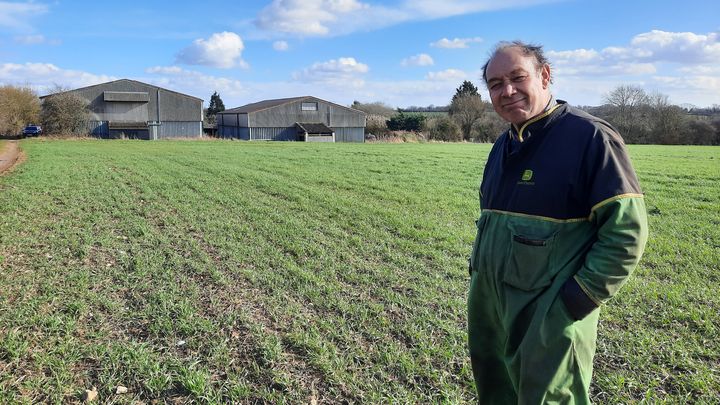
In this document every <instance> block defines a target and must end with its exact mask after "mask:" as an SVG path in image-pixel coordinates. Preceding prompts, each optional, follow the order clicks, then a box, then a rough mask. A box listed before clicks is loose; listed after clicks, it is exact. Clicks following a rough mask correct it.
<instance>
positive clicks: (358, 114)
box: [216, 96, 365, 142]
mask: <svg viewBox="0 0 720 405" xmlns="http://www.w3.org/2000/svg"><path fill="white" fill-rule="evenodd" d="M216 121H217V128H218V135H219V136H220V137H222V138H237V139H244V140H252V141H254V140H268V141H270V140H272V141H305V142H365V113H364V112H362V111H358V110H355V109H352V108H349V107H344V106H341V105H338V104H334V103H331V102H329V101H325V100H321V99H319V98H317V97H311V96H305V97H292V98H282V99H276V100H265V101H260V102H257V103H252V104H247V105H244V106H242V107H237V108H233V109H230V110H225V111H222V112H219V113H218V114H217V118H216Z"/></svg>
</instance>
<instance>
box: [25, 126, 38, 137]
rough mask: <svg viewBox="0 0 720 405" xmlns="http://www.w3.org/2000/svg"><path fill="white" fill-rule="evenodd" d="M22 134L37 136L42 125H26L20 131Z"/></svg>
mask: <svg viewBox="0 0 720 405" xmlns="http://www.w3.org/2000/svg"><path fill="white" fill-rule="evenodd" d="M22 134H23V136H38V135H40V134H42V127H41V126H40V125H28V126H26V127H25V129H23V131H22Z"/></svg>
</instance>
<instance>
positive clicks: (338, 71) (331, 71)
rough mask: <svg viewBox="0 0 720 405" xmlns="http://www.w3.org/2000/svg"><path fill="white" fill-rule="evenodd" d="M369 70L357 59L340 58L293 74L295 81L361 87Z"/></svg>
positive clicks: (318, 63) (316, 64) (315, 64)
mask: <svg viewBox="0 0 720 405" xmlns="http://www.w3.org/2000/svg"><path fill="white" fill-rule="evenodd" d="M368 70H369V68H368V65H366V64H364V63H360V62H358V61H356V60H355V58H338V59H331V60H329V61H326V62H317V63H314V64H313V65H312V66H310V67H309V68H305V69H303V70H302V71H300V72H295V73H294V74H293V79H295V80H305V81H310V82H331V83H336V84H339V85H342V84H352V85H353V86H356V87H358V86H361V85H362V84H363V80H362V77H361V76H362V75H363V74H364V73H367V72H368Z"/></svg>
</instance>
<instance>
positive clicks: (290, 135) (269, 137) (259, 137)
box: [250, 126, 297, 141]
mask: <svg viewBox="0 0 720 405" xmlns="http://www.w3.org/2000/svg"><path fill="white" fill-rule="evenodd" d="M250 140H253V141H296V140H297V128H295V127H294V126H293V127H291V128H250Z"/></svg>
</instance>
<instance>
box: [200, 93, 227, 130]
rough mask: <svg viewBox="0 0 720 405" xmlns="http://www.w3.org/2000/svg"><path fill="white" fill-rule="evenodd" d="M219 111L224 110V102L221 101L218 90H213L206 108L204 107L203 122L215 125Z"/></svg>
mask: <svg viewBox="0 0 720 405" xmlns="http://www.w3.org/2000/svg"><path fill="white" fill-rule="evenodd" d="M221 111H225V103H223V101H222V99H221V98H220V95H219V94H218V92H217V91H215V92H213V94H212V96H210V104H209V105H208V108H206V109H205V117H204V119H203V121H205V124H207V125H210V126H212V125H215V123H216V122H217V121H216V120H217V113H219V112H221Z"/></svg>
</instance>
